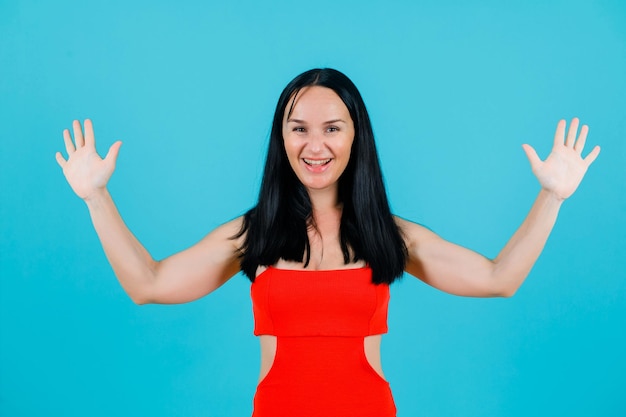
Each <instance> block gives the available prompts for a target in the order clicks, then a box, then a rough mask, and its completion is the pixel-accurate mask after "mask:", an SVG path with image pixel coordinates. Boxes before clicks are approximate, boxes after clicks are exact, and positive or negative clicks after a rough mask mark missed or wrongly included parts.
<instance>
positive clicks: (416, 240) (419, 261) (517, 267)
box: [397, 118, 600, 297]
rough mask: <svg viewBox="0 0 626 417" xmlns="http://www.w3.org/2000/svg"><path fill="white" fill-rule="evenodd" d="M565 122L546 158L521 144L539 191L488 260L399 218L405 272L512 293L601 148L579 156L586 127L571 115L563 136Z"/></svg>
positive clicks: (472, 291)
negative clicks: (405, 253) (405, 252)
mask: <svg viewBox="0 0 626 417" xmlns="http://www.w3.org/2000/svg"><path fill="white" fill-rule="evenodd" d="M565 124H566V123H565V120H561V121H560V122H559V123H558V125H557V128H556V133H555V135H554V145H553V147H552V151H551V152H550V155H549V156H548V158H546V160H545V161H542V160H541V159H540V158H539V156H537V153H536V152H535V150H534V149H533V148H532V147H531V146H530V145H523V148H524V151H525V152H526V156H527V157H528V160H529V161H530V165H531V168H532V170H533V173H534V174H535V176H536V177H537V179H538V180H539V183H540V185H541V191H540V192H539V195H538V196H537V199H536V200H535V203H534V204H533V206H532V208H531V209H530V212H529V213H528V216H527V217H526V219H525V220H524V222H523V223H522V225H521V226H520V227H519V229H517V231H516V232H515V234H514V235H513V236H512V237H511V239H510V240H509V241H508V243H507V244H506V245H505V246H504V248H503V249H502V251H500V253H499V254H498V256H497V257H496V258H494V259H493V260H490V259H487V258H485V257H483V256H482V255H479V254H477V253H476V252H473V251H471V250H469V249H466V248H463V247H461V246H458V245H455V244H453V243H451V242H448V241H446V240H444V239H442V238H440V237H439V236H437V235H436V234H435V233H433V232H431V231H430V230H428V229H426V228H424V227H422V226H419V225H417V224H415V223H411V222H408V221H406V220H402V219H397V222H398V226H399V227H400V229H401V230H402V232H403V234H404V236H405V239H406V242H407V248H408V251H409V258H408V263H407V267H406V270H407V272H409V273H410V274H412V275H415V276H417V277H418V278H420V279H422V280H423V281H425V282H426V283H428V284H430V285H432V286H433V287H435V288H438V289H441V290H443V291H446V292H449V293H452V294H457V295H464V296H475V297H490V296H504V297H508V296H512V295H513V294H514V293H515V291H517V289H518V288H519V287H520V285H522V283H523V282H524V279H525V278H526V276H527V275H528V273H529V272H530V269H531V268H532V266H533V265H534V263H535V261H536V260H537V258H538V257H539V254H540V253H541V251H542V249H543V247H544V245H545V243H546V241H547V239H548V236H549V235H550V232H551V231H552V227H553V226H554V223H555V222H556V218H557V215H558V212H559V209H560V207H561V204H562V203H563V201H564V200H565V199H566V198H568V197H569V196H571V195H572V194H573V193H574V191H575V190H576V188H577V187H578V185H579V184H580V182H581V180H582V179H583V177H584V176H585V173H586V172H587V169H588V168H589V166H590V165H591V163H592V162H593V161H594V160H595V159H596V157H597V156H598V154H599V153H600V148H599V147H598V146H596V147H594V148H593V150H592V151H591V152H590V153H589V155H587V156H586V157H585V158H583V157H582V151H583V148H584V146H585V141H586V139H587V133H588V130H589V129H588V127H587V126H586V125H584V126H582V128H581V129H580V133H579V134H578V125H579V121H578V119H576V118H575V119H573V120H572V122H571V124H570V128H569V131H568V132H567V136H566V135H565ZM577 134H578V137H577Z"/></svg>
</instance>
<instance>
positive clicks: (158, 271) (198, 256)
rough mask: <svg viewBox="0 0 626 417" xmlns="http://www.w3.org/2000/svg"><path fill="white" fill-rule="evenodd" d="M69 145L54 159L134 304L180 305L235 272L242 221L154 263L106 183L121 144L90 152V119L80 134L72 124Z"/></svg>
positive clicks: (66, 134)
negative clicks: (83, 205)
mask: <svg viewBox="0 0 626 417" xmlns="http://www.w3.org/2000/svg"><path fill="white" fill-rule="evenodd" d="M73 130H74V142H72V138H71V135H70V133H69V131H68V130H67V129H66V130H65V131H64V132H63V138H64V141H65V148H66V151H67V153H68V159H67V160H65V159H64V158H63V156H62V155H61V154H60V153H57V155H56V159H57V162H58V163H59V165H60V166H61V167H62V168H63V174H64V175H65V177H66V179H67V181H68V183H69V184H70V186H71V187H72V189H73V190H74V192H75V193H76V194H77V195H78V196H79V197H80V198H82V199H83V200H84V201H85V203H86V204H87V207H88V209H89V214H90V215H91V219H92V222H93V225H94V228H95V229H96V233H97V234H98V237H99V238H100V242H101V243H102V247H103V249H104V252H105V253H106V256H107V258H108V260H109V262H110V263H111V266H112V267H113V271H114V272H115V275H116V276H117V278H118V280H119V281H120V284H121V285H122V287H123V288H124V290H125V291H126V292H127V293H128V295H129V296H130V297H131V299H132V300H133V301H134V302H135V303H137V304H145V303H162V304H171V303H184V302H188V301H192V300H195V299H198V298H200V297H202V296H204V295H206V294H208V293H210V292H211V291H213V290H215V289H216V288H218V287H219V286H221V285H222V284H224V283H225V282H226V281H227V280H228V279H229V278H230V277H232V276H233V275H234V274H236V273H237V272H238V271H239V260H238V254H239V251H238V248H239V245H240V244H241V240H240V239H232V237H233V236H234V235H236V234H237V233H238V232H239V231H240V230H241V222H242V218H237V219H235V220H232V221H230V222H228V223H226V224H224V225H222V226H220V227H218V228H217V229H215V230H214V231H212V232H211V233H209V234H208V235H207V236H205V237H204V238H203V239H202V240H201V241H200V242H198V243H197V244H195V245H194V246H192V247H190V248H188V249H186V250H184V251H182V252H179V253H177V254H175V255H172V256H170V257H168V258H166V259H164V260H162V261H156V260H154V259H153V258H152V256H150V254H149V253H148V251H147V250H146V249H145V248H144V247H143V246H142V245H141V243H139V241H138V240H137V238H135V236H134V235H133V234H132V233H131V231H130V230H129V229H128V227H127V226H126V225H125V223H124V221H123V220H122V218H121V216H120V214H119V212H118V210H117V208H116V206H115V203H114V202H113V199H112V198H111V196H110V194H109V192H108V190H107V189H106V184H107V182H108V180H109V178H110V177H111V175H112V173H113V171H114V169H115V162H116V160H117V155H118V152H119V148H120V146H121V142H116V143H114V144H113V145H112V146H111V148H110V149H109V152H108V154H107V156H106V157H105V158H104V159H102V158H101V157H100V156H99V155H98V153H97V152H96V148H95V137H94V133H93V126H92V123H91V121H90V120H85V132H84V135H83V131H82V129H81V125H80V122H78V121H74V123H73Z"/></svg>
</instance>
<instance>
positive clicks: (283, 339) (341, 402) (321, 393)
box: [251, 267, 396, 417]
mask: <svg viewBox="0 0 626 417" xmlns="http://www.w3.org/2000/svg"><path fill="white" fill-rule="evenodd" d="M251 295H252V305H253V311H254V322H255V326H254V334H255V335H257V336H259V335H273V336H276V337H277V348H276V356H275V358H274V363H273V365H272V367H271V369H270V371H269V373H268V374H267V375H266V376H265V378H263V380H262V381H261V382H260V383H259V385H258V387H257V391H256V394H255V396H254V412H253V414H252V416H253V417H352V416H358V417H370V416H371V417H394V416H395V415H396V407H395V404H394V401H393V397H392V395H391V390H390V388H389V383H388V382H387V381H385V380H384V379H383V378H382V377H381V376H380V375H379V374H378V373H377V372H376V371H375V370H374V369H373V368H372V366H371V365H370V363H369V362H368V360H367V359H366V357H365V351H364V348H363V339H364V337H365V336H370V335H376V334H382V333H386V332H387V306H388V303H389V286H388V285H385V284H380V285H375V284H373V283H372V272H371V270H370V269H369V268H367V267H365V268H358V269H343V270H332V271H300V270H284V269H277V268H272V267H269V268H268V269H267V270H265V271H264V272H263V273H261V274H260V275H259V276H258V277H257V278H256V280H255V281H254V283H253V284H252V288H251Z"/></svg>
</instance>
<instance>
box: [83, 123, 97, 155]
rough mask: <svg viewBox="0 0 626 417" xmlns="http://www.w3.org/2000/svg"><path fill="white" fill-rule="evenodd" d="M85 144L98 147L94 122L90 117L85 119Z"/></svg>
mask: <svg viewBox="0 0 626 417" xmlns="http://www.w3.org/2000/svg"><path fill="white" fill-rule="evenodd" d="M85 146H89V147H91V148H95V147H96V137H95V135H94V133H93V123H92V122H91V120H89V119H85Z"/></svg>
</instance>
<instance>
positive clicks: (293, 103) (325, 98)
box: [284, 86, 351, 123]
mask: <svg viewBox="0 0 626 417" xmlns="http://www.w3.org/2000/svg"><path fill="white" fill-rule="evenodd" d="M346 118H347V119H350V120H351V118H350V112H349V111H348V108H347V107H346V105H345V103H344V102H343V100H341V98H340V97H339V95H337V93H335V91H333V90H332V89H330V88H327V87H321V86H309V87H304V88H302V89H300V90H298V91H297V92H296V93H294V95H293V97H292V98H290V100H289V104H288V106H287V108H286V109H285V115H284V122H287V120H299V121H306V122H311V123H314V122H317V121H322V122H324V121H328V120H336V119H346ZM346 121H347V120H346Z"/></svg>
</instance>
